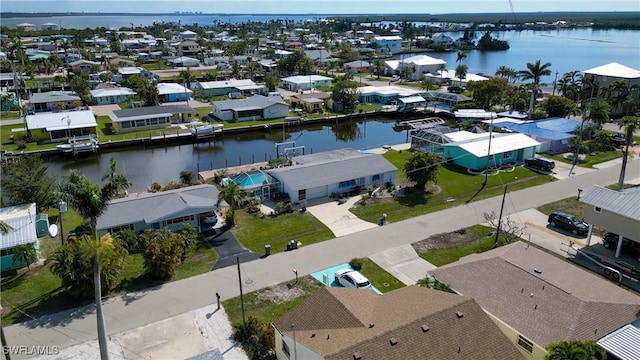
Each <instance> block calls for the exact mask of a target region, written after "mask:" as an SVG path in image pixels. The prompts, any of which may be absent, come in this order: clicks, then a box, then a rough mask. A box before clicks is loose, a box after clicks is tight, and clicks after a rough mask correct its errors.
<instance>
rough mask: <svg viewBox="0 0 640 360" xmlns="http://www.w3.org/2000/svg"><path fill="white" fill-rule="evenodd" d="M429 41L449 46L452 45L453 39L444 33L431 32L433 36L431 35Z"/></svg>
mask: <svg viewBox="0 0 640 360" xmlns="http://www.w3.org/2000/svg"><path fill="white" fill-rule="evenodd" d="M431 41H433V44H434V45H439V46H445V47H446V46H451V45H453V39H452V38H451V36H449V35H447V34H445V33H435V34H433V36H431Z"/></svg>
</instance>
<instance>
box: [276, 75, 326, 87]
mask: <svg viewBox="0 0 640 360" xmlns="http://www.w3.org/2000/svg"><path fill="white" fill-rule="evenodd" d="M332 81H333V79H332V78H330V77H326V76H321V75H298V76H290V77H286V78H284V79H282V84H283V85H282V87H283V88H284V89H285V90H289V91H298V90H300V91H303V90H311V89H315V88H330V87H331V82H332Z"/></svg>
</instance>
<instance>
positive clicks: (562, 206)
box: [537, 194, 587, 219]
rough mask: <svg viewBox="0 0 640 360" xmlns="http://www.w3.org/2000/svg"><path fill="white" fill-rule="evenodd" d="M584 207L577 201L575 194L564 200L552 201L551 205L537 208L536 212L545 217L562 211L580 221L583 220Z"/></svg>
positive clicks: (583, 204)
mask: <svg viewBox="0 0 640 360" xmlns="http://www.w3.org/2000/svg"><path fill="white" fill-rule="evenodd" d="M586 207H587V205H586V204H585V203H583V202H582V201H580V200H578V197H577V194H576V196H572V197H569V198H566V199H562V200H558V201H554V202H552V203H549V204H545V205H542V206H539V207H538V208H537V209H538V211H540V212H541V213H544V214H546V215H549V214H551V213H552V212H553V211H556V210H558V211H564V212H566V213H569V214H571V215H573V216H576V217H578V218H580V219H582V218H584V209H585V208H586Z"/></svg>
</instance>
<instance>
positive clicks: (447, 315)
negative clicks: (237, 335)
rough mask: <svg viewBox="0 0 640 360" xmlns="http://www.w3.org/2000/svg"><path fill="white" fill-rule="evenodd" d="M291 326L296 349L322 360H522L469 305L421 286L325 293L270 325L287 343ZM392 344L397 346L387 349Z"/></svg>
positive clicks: (476, 308)
mask: <svg viewBox="0 0 640 360" xmlns="http://www.w3.org/2000/svg"><path fill="white" fill-rule="evenodd" d="M456 312H461V313H462V314H463V316H462V317H458V316H456ZM291 324H295V330H296V339H297V341H298V343H299V344H302V345H304V346H305V347H307V348H309V349H311V350H313V351H314V352H316V353H317V354H320V355H321V356H323V357H324V358H325V359H353V354H354V353H355V352H358V353H360V354H361V356H362V359H363V360H364V359H403V360H404V359H423V358H425V354H429V358H432V359H453V358H456V359H474V360H475V359H522V355H521V354H520V353H519V352H518V350H517V349H516V348H515V346H514V345H512V344H511V343H510V342H509V340H508V339H507V337H506V336H505V335H504V334H502V332H500V330H499V329H498V327H497V326H496V325H495V324H494V323H493V322H492V321H491V319H490V318H489V316H487V314H486V313H485V312H484V311H483V310H482V309H481V308H480V306H479V305H478V304H477V303H476V302H475V301H474V300H473V299H471V298H468V297H464V296H459V295H455V294H450V293H446V292H442V291H437V290H431V289H427V288H423V287H419V286H407V287H404V288H401V289H397V290H394V291H391V292H388V293H386V294H384V295H377V294H375V293H373V292H371V291H366V290H361V289H344V288H331V287H325V288H322V289H320V290H318V291H317V292H315V293H314V294H313V295H311V296H310V297H309V298H308V299H307V300H305V301H304V302H302V303H301V304H300V305H298V306H297V307H296V308H294V309H292V310H291V311H289V312H288V313H287V314H285V315H284V316H283V317H281V318H280V319H278V320H277V321H276V322H275V323H274V325H275V326H276V327H277V328H278V330H279V331H281V332H282V333H284V334H285V335H287V336H289V337H292V335H293V331H292V329H291ZM369 324H373V326H370V325H369ZM423 325H426V326H427V327H428V331H424V330H423V329H422V326H423ZM478 329H482V331H478ZM314 334H315V335H314ZM391 338H395V339H396V340H397V344H395V345H391V344H390V339H391ZM459 349H460V350H459Z"/></svg>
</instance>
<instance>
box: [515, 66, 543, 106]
mask: <svg viewBox="0 0 640 360" xmlns="http://www.w3.org/2000/svg"><path fill="white" fill-rule="evenodd" d="M550 67H551V63H544V64H542V62H541V60H540V59H538V60H536V62H535V63H527V70H520V71H519V72H518V76H519V77H520V78H521V79H522V80H524V81H527V80H533V91H532V92H531V99H530V100H529V114H532V113H533V105H534V102H535V97H536V94H537V93H538V87H539V86H540V78H541V77H543V76H548V75H551V69H550Z"/></svg>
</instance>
